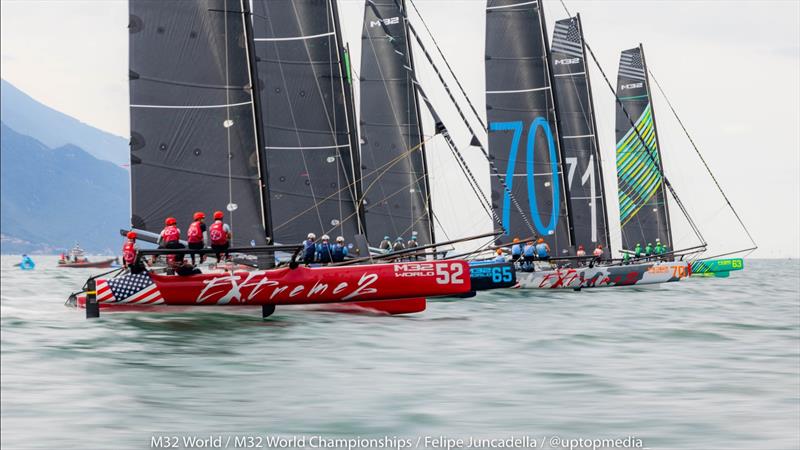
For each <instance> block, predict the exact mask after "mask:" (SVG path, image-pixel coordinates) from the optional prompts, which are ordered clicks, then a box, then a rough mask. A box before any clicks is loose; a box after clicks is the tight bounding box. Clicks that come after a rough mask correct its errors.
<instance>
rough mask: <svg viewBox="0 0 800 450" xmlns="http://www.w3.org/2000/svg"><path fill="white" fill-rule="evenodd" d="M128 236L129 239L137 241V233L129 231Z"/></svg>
mask: <svg viewBox="0 0 800 450" xmlns="http://www.w3.org/2000/svg"><path fill="white" fill-rule="evenodd" d="M127 236H128V239H136V232H134V231H128V234H127Z"/></svg>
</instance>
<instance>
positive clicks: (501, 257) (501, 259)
mask: <svg viewBox="0 0 800 450" xmlns="http://www.w3.org/2000/svg"><path fill="white" fill-rule="evenodd" d="M496 253H497V256H495V257H494V262H506V257H505V255H503V249H502V248H498V249H497V252H496Z"/></svg>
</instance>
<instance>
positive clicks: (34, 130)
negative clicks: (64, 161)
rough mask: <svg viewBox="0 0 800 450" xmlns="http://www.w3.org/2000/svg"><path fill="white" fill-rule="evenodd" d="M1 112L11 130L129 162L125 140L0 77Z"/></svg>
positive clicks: (56, 145) (44, 142) (49, 144)
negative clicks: (49, 104) (55, 108)
mask: <svg viewBox="0 0 800 450" xmlns="http://www.w3.org/2000/svg"><path fill="white" fill-rule="evenodd" d="M0 96H1V97H2V102H0V115H1V116H2V118H3V122H5V124H6V125H7V126H8V127H9V128H11V129H13V130H14V131H16V132H18V133H21V134H24V135H28V136H31V137H33V138H34V139H36V140H38V141H40V142H42V143H43V144H44V145H46V146H48V147H50V148H56V147H60V146H62V145H67V144H72V145H75V146H78V147H80V148H82V149H84V150H86V151H87V152H88V153H89V154H91V155H92V156H94V157H96V158H98V159H102V160H106V161H111V162H113V163H114V164H117V165H120V164H127V163H128V162H129V147H128V140H127V139H125V138H122V137H120V136H115V135H113V134H111V133H107V132H105V131H101V130H98V129H97V128H94V127H92V126H89V125H87V124H85V123H83V122H81V121H79V120H77V119H74V118H72V117H70V116H68V115H66V114H63V113H60V112H58V111H56V110H54V109H52V108H50V107H49V106H45V105H43V104H41V103H39V102H37V101H36V100H34V99H33V98H31V97H30V96H28V95H27V94H25V93H24V92H22V91H20V90H19V89H17V88H16V87H14V85H12V84H11V83H9V82H7V81H6V80H0Z"/></svg>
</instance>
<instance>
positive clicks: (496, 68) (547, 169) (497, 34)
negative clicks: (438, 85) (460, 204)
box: [486, 0, 571, 254]
mask: <svg viewBox="0 0 800 450" xmlns="http://www.w3.org/2000/svg"><path fill="white" fill-rule="evenodd" d="M544 23H545V22H544V12H543V11H542V8H541V4H540V3H539V2H537V1H525V0H489V1H488V5H487V8H486V110H487V111H486V114H487V118H488V121H489V125H488V126H489V153H490V156H491V157H492V158H493V159H494V162H495V164H496V166H497V168H498V170H499V171H500V173H501V174H502V175H503V176H504V178H505V182H506V185H508V186H509V187H510V188H511V191H512V193H513V196H514V197H515V198H516V200H517V201H518V203H519V205H520V207H521V208H522V209H523V211H524V213H525V215H526V216H527V219H528V220H527V221H526V220H525V217H523V216H522V215H521V214H519V212H518V211H517V208H515V207H514V204H513V202H512V201H511V198H510V196H509V195H507V194H506V192H505V191H504V189H503V185H502V183H501V182H500V181H499V180H498V179H497V178H493V179H492V204H493V207H494V208H495V211H496V212H497V214H498V215H499V216H500V217H501V218H502V221H503V226H504V228H505V229H506V230H507V232H508V235H506V236H503V239H501V241H504V242H508V241H509V240H510V238H511V237H520V238H526V237H530V236H532V235H538V236H541V237H544V238H545V240H546V242H548V244H549V245H550V248H551V250H552V251H553V253H554V254H555V253H556V252H558V253H559V254H563V253H567V252H569V247H570V245H571V241H570V231H569V220H568V217H567V212H568V209H567V208H568V205H567V203H566V199H567V195H566V194H567V193H566V189H567V186H565V184H564V176H563V171H562V163H561V153H560V152H561V149H560V138H559V129H558V123H557V120H556V113H555V101H554V98H553V92H552V89H551V87H552V74H551V72H550V64H549V48H548V45H547V39H546V36H547V34H546V30H545V25H544ZM529 223H530V225H529Z"/></svg>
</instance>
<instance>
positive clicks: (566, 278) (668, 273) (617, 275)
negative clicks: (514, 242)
mask: <svg viewBox="0 0 800 450" xmlns="http://www.w3.org/2000/svg"><path fill="white" fill-rule="evenodd" d="M690 270H691V269H690V266H689V264H688V263H687V262H684V261H674V262H652V263H643V264H630V265H621V266H598V267H579V268H561V269H556V270H545V271H537V272H517V280H518V281H519V287H520V288H522V289H583V288H599V287H616V286H634V285H636V286H639V285H646V284H656V283H667V282H671V281H678V280H680V279H681V278H685V277H687V276H689V274H690Z"/></svg>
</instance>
